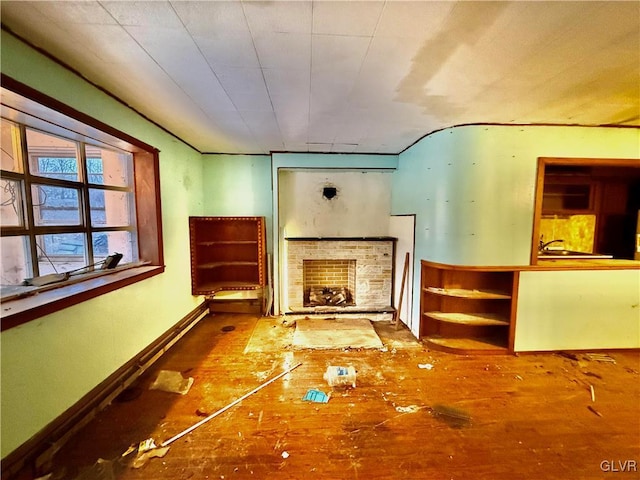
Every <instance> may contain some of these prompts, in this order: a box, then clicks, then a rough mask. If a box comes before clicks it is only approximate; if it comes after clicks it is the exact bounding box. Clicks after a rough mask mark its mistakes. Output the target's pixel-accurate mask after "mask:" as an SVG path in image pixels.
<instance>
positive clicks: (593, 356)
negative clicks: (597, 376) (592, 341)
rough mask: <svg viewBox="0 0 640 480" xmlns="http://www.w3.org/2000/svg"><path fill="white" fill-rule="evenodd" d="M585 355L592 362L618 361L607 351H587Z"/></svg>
mask: <svg viewBox="0 0 640 480" xmlns="http://www.w3.org/2000/svg"><path fill="white" fill-rule="evenodd" d="M585 357H587V359H588V360H591V361H592V362H605V363H614V364H615V363H616V360H615V359H614V358H613V357H612V356H611V355H607V354H606V353H587V354H585Z"/></svg>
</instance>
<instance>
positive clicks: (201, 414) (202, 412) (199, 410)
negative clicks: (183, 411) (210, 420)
mask: <svg viewBox="0 0 640 480" xmlns="http://www.w3.org/2000/svg"><path fill="white" fill-rule="evenodd" d="M196 415H197V416H198V417H208V416H209V414H208V413H207V412H205V411H204V410H201V409H199V408H197V409H196Z"/></svg>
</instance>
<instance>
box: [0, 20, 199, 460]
mask: <svg viewBox="0 0 640 480" xmlns="http://www.w3.org/2000/svg"><path fill="white" fill-rule="evenodd" d="M1 40H2V43H1V45H2V56H1V70H2V72H3V73H5V74H7V75H9V76H11V77H12V78H14V79H16V80H18V81H20V82H22V83H25V84H27V85H29V86H31V87H33V88H35V89H37V90H39V91H41V92H43V93H45V94H47V95H49V96H52V97H54V98H56V99H58V100H60V101H62V102H64V103H66V104H68V105H70V106H71V107H73V108H75V109H77V110H80V111H82V112H84V113H87V114H89V115H91V116H92V117H94V118H97V119H98V120H101V121H103V122H105V123H107V124H109V125H112V126H113V127H115V128H117V129H119V130H121V131H124V132H126V133H128V134H130V135H132V136H134V137H136V138H138V139H140V140H142V141H143V142H146V143H148V144H150V145H153V146H154V147H157V148H158V149H159V150H160V182H161V195H162V221H163V240H164V258H165V264H166V271H165V273H163V274H161V275H158V276H156V277H153V278H151V279H148V280H144V281H142V282H139V283H137V284H135V285H131V286H128V287H125V288H122V289H120V290H117V291H115V292H111V293H109V294H106V295H103V296H101V297H98V298H96V299H94V300H90V301H87V302H84V303H82V304H80V305H76V306H74V307H71V308H67V309H65V310H62V311H60V312H57V313H55V314H52V315H48V316H46V317H42V318H40V319H38V320H36V321H32V322H29V323H27V324H25V325H22V326H20V327H16V328H12V329H10V330H7V331H5V332H3V333H2V335H1V340H0V341H1V346H2V349H1V367H0V368H1V382H2V383H1V387H2V398H1V402H2V405H1V406H2V423H1V430H2V440H1V455H2V457H3V458H4V457H5V456H6V455H7V454H8V453H10V452H11V451H13V450H14V449H15V448H17V447H18V446H20V445H21V444H22V443H23V442H25V441H26V440H28V439H29V438H30V437H31V436H33V435H34V434H35V433H37V432H38V431H40V430H41V429H42V428H43V427H45V426H46V425H47V424H48V423H49V422H51V421H52V420H54V419H55V418H56V417H57V416H59V415H60V414H61V413H63V412H64V411H65V410H66V409H68V408H69V407H71V406H72V405H73V404H74V403H75V402H77V401H78V400H79V399H80V398H81V397H82V396H83V395H85V394H86V393H87V392H88V391H89V390H91V389H92V388H93V387H95V386H96V385H98V384H99V383H100V382H101V381H103V380H104V379H105V378H106V377H107V376H108V375H109V374H111V373H112V372H114V371H115V370H116V369H118V368H119V367H120V366H122V365H123V364H124V363H125V362H126V361H128V360H129V359H131V358H133V357H134V356H135V355H136V354H137V353H138V352H140V351H141V350H143V349H144V348H145V347H146V346H147V345H148V344H150V343H151V342H152V341H153V340H155V339H156V338H157V337H159V336H160V335H161V334H162V333H163V332H165V331H166V330H168V329H169V328H170V327H171V326H172V325H174V324H175V323H176V322H177V321H178V320H180V319H181V318H182V317H184V316H185V315H186V314H187V313H189V312H190V311H191V310H193V308H195V307H196V306H197V305H198V304H199V303H200V300H201V299H199V298H197V297H193V296H192V295H191V287H190V278H191V277H190V264H189V248H188V245H189V230H188V221H187V217H188V216H189V215H201V214H202V212H203V176H202V156H201V155H200V154H199V153H198V152H196V151H194V150H193V149H192V148H190V147H188V146H186V145H185V144H184V143H182V142H180V141H179V140H177V139H175V138H174V137H172V136H170V135H168V134H167V133H166V132H164V131H163V130H162V129H160V128H158V127H156V126H154V125H153V124H151V123H149V122H148V121H146V120H144V119H143V118H142V117H140V116H139V115H137V114H136V113H135V112H133V111H132V110H131V109H129V108H127V107H126V106H124V105H122V104H120V103H118V102H116V101H115V100H114V99H112V98H110V97H109V96H107V95H105V94H104V93H102V92H101V91H99V90H98V89H96V88H94V87H93V86H91V85H90V84H88V83H87V82H85V81H83V80H82V79H81V78H79V77H77V76H76V75H74V74H72V73H70V72H69V71H67V70H65V69H63V68H61V67H60V66H59V65H57V64H55V63H53V62H52V61H50V60H49V59H47V58H45V57H44V56H42V55H40V54H39V53H37V52H36V51H34V50H32V49H31V48H29V47H28V46H26V45H25V44H23V43H22V42H20V41H18V40H17V39H15V38H14V37H13V36H11V35H9V34H7V33H6V32H4V31H2V39H1Z"/></svg>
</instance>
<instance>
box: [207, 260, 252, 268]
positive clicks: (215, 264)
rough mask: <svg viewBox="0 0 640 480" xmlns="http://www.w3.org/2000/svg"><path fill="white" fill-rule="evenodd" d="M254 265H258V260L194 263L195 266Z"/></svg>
mask: <svg viewBox="0 0 640 480" xmlns="http://www.w3.org/2000/svg"><path fill="white" fill-rule="evenodd" d="M229 266H232V267H256V266H258V262H240V261H238V262H235V261H230V262H212V263H203V264H202V265H196V268H220V267H229Z"/></svg>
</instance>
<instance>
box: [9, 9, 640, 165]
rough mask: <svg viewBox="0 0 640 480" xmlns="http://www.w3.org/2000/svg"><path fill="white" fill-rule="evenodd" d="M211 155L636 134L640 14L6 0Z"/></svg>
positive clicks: (79, 61)
mask: <svg viewBox="0 0 640 480" xmlns="http://www.w3.org/2000/svg"><path fill="white" fill-rule="evenodd" d="M0 5H1V20H2V24H3V25H4V26H5V27H7V28H8V29H10V30H11V31H13V32H14V33H15V34H17V35H18V36H20V37H22V38H24V39H26V40H27V41H28V42H30V43H32V44H33V45H35V46H37V47H40V48H42V49H44V50H45V51H47V52H49V53H50V54H51V55H53V56H54V57H56V58H58V59H59V60H60V61H62V62H64V63H66V64H68V65H69V66H71V67H72V68H74V69H75V70H77V71H78V72H80V73H81V74H82V75H83V76H85V77H86V78H87V79H89V80H90V81H91V82H93V83H95V84H96V85H98V86H100V87H102V88H104V89H106V90H107V91H109V92H111V93H112V94H114V95H115V96H116V97H118V98H120V99H121V100H122V101H123V102H125V103H126V104H128V105H130V106H131V107H133V108H134V109H136V110H137V111H139V112H141V113H142V114H144V115H145V116H147V117H148V118H150V119H152V120H153V121H155V122H156V123H158V124H160V125H162V126H163V127H164V128H166V129H167V130H169V131H170V132H172V133H173V134H175V135H176V136H177V137H179V138H181V139H182V140H184V141H185V142H187V143H188V144H190V145H192V146H194V147H195V148H196V149H198V150H199V151H201V152H220V153H268V152H270V151H292V152H366V153H398V152H400V151H402V150H404V149H405V148H407V147H408V146H410V145H411V144H412V143H414V142H415V141H416V140H418V139H419V138H421V137H422V136H424V135H426V134H428V133H430V132H432V131H434V130H438V129H441V128H446V127H450V126H453V125H460V124H466V123H503V124H511V123H515V124H531V123H533V124H580V125H609V124H613V125H640V2H636V1H633V2H612V1H604V2H594V1H585V2H580V1H577V2H559V1H552V2H470V1H466V2H453V1H445V2H434V1H409V2H405V1H362V2H356V1H318V0H314V1H251V2H250V1H213V0H209V1H171V2H165V1H42V2H32V1H2V2H1V3H0Z"/></svg>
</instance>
